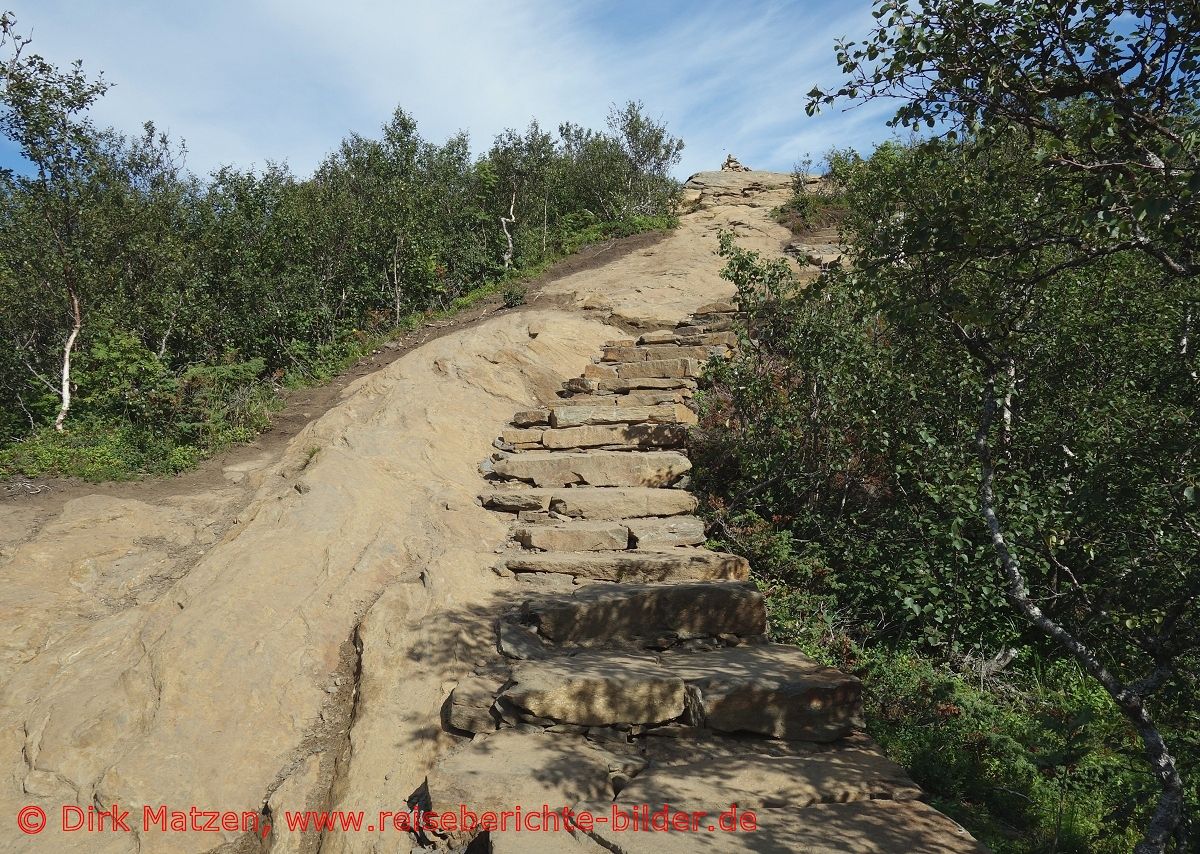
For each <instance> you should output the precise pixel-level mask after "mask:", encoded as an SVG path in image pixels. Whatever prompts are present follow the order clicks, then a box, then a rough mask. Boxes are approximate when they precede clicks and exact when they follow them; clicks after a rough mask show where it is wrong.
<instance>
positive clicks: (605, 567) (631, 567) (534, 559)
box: [505, 549, 750, 582]
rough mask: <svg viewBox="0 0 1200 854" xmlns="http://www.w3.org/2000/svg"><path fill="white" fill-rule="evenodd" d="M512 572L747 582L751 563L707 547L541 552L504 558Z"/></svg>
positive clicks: (609, 578)
mask: <svg viewBox="0 0 1200 854" xmlns="http://www.w3.org/2000/svg"><path fill="white" fill-rule="evenodd" d="M505 566H507V567H508V569H510V570H512V571H513V572H561V573H565V574H567V575H575V576H583V577H585V578H596V579H600V580H602V581H630V582H639V581H723V580H730V579H732V580H737V581H745V580H746V579H747V578H748V577H749V576H750V564H749V563H747V562H746V559H745V558H743V557H739V556H737V555H731V554H724V553H722V552H712V551H708V550H707V549H674V550H672V551H670V552H665V551H659V552H656V551H641V550H630V551H624V552H540V553H535V554H527V555H516V556H513V557H509V558H508V559H507V560H506V561H505Z"/></svg>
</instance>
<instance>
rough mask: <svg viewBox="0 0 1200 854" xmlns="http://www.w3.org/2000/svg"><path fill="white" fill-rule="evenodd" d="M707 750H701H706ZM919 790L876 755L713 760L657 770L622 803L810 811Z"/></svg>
mask: <svg viewBox="0 0 1200 854" xmlns="http://www.w3.org/2000/svg"><path fill="white" fill-rule="evenodd" d="M701 750H703V748H701ZM920 796H921V790H920V789H919V788H918V787H917V785H916V784H915V783H913V781H912V780H911V779H910V778H909V776H908V773H907V772H906V771H905V770H904V769H903V768H901V767H900V766H899V765H897V764H896V763H895V762H892V761H891V760H890V759H888V758H887V757H885V756H884V755H883V754H882V753H880V752H879V751H878V750H870V749H865V748H861V747H852V748H846V749H841V750H828V751H824V752H821V753H814V754H812V755H809V756H766V755H761V754H759V755H754V754H749V755H744V756H720V755H718V756H713V757H706V758H704V759H702V760H701V759H700V757H697V761H695V762H692V763H689V764H685V765H667V766H659V767H656V768H654V769H652V770H650V771H647V772H645V773H643V774H641V775H639V776H638V777H637V778H635V779H634V780H633V782H631V783H630V784H629V785H628V786H627V787H626V788H625V789H623V790H622V791H621V795H620V797H619V798H618V799H617V802H618V803H622V804H649V805H650V809H651V810H655V809H658V808H659V807H661V806H663V805H664V804H669V805H670V806H671V808H672V809H679V810H686V811H688V812H694V811H697V810H703V811H706V812H710V813H716V812H719V811H720V810H723V809H726V808H728V807H729V805H730V804H734V803H736V804H737V805H738V806H739V807H741V808H742V809H743V810H754V811H759V810H764V809H772V808H777V807H778V808H792V809H796V808H799V807H807V806H811V805H812V804H819V803H848V802H851V801H869V800H872V799H873V798H888V799H890V800H913V799H915V798H919V797H920Z"/></svg>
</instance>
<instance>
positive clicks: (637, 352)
mask: <svg viewBox="0 0 1200 854" xmlns="http://www.w3.org/2000/svg"><path fill="white" fill-rule="evenodd" d="M715 352H716V353H719V352H721V349H720V348H717V347H704V346H692V347H683V346H680V345H679V344H675V343H670V344H639V345H635V346H632V347H630V346H623V347H605V348H604V355H603V356H601V357H600V360H601V361H602V362H654V361H659V360H661V359H699V360H700V361H704V360H706V359H707V358H708V357H709V356H710V355H712V354H713V353H715Z"/></svg>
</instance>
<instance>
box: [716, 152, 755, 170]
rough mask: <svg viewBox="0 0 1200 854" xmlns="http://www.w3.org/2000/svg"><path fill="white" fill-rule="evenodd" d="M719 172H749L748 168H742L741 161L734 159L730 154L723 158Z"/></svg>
mask: <svg viewBox="0 0 1200 854" xmlns="http://www.w3.org/2000/svg"><path fill="white" fill-rule="evenodd" d="M721 171H722V172H749V171H750V167H749V166H743V165H742V164H741V161H739V160H738V159H737V158H736V157H734V156H733V155H732V154H730V155H728V156H727V157H726V158H725V162H724V163H722V164H721Z"/></svg>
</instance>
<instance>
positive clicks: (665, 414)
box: [550, 395, 686, 427]
mask: <svg viewBox="0 0 1200 854" xmlns="http://www.w3.org/2000/svg"><path fill="white" fill-rule="evenodd" d="M612 399H613V400H620V398H618V397H617V396H616V395H613V398H612ZM679 408H684V409H686V407H677V406H676V405H675V404H673V403H665V404H659V405H657V406H625V405H618V406H612V405H607V406H606V405H604V404H601V405H599V406H557V405H556V406H552V407H551V408H550V425H551V426H552V427H580V426H583V425H586V424H639V423H641V422H644V421H649V422H655V423H659V424H675V423H677V422H678V421H679Z"/></svg>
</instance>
